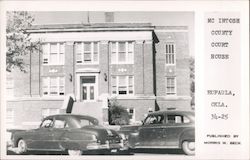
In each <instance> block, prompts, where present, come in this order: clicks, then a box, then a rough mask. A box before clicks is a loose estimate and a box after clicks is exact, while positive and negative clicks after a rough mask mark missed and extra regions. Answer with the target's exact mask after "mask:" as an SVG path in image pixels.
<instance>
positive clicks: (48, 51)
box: [42, 42, 65, 65]
mask: <svg viewBox="0 0 250 160" xmlns="http://www.w3.org/2000/svg"><path fill="white" fill-rule="evenodd" d="M54 43H55V44H56V45H57V53H56V54H57V60H56V62H55V63H51V57H50V56H51V52H50V49H51V47H50V46H51V44H54ZM61 44H62V45H63V47H64V49H63V58H62V61H60V45H61ZM43 45H47V47H46V48H47V50H46V51H43V62H42V63H43V65H64V63H65V43H64V42H50V43H44V44H43ZM45 58H46V59H48V60H47V63H44V59H45Z"/></svg>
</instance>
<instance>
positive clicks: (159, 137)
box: [139, 114, 165, 148]
mask: <svg viewBox="0 0 250 160" xmlns="http://www.w3.org/2000/svg"><path fill="white" fill-rule="evenodd" d="M164 122H165V120H164V115H163V114H157V115H149V116H148V117H147V118H146V119H145V122H144V124H143V125H142V126H141V127H140V129H139V146H140V147H141V148H159V147H162V146H164V142H163V135H164V131H165V129H164V128H165V125H164Z"/></svg>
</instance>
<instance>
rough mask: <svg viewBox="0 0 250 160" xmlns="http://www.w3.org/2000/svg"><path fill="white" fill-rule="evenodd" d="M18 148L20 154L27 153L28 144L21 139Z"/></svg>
mask: <svg viewBox="0 0 250 160" xmlns="http://www.w3.org/2000/svg"><path fill="white" fill-rule="evenodd" d="M17 148H18V153H19V154H22V153H25V152H26V151H27V144H26V142H25V140H23V139H20V140H19V141H18V143H17Z"/></svg>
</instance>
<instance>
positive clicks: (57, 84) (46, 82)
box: [43, 77, 65, 96]
mask: <svg viewBox="0 0 250 160" xmlns="http://www.w3.org/2000/svg"><path fill="white" fill-rule="evenodd" d="M64 88H65V78H64V77H44V78H43V95H45V96H58V95H64V92H65V91H64Z"/></svg>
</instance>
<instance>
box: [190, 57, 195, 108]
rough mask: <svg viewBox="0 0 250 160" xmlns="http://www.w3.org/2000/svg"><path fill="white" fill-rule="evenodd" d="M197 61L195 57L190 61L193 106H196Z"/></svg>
mask: <svg viewBox="0 0 250 160" xmlns="http://www.w3.org/2000/svg"><path fill="white" fill-rule="evenodd" d="M194 65H195V60H194V58H193V57H190V59H189V69H190V94H191V97H192V100H191V106H194V105H195V66H194Z"/></svg>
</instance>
